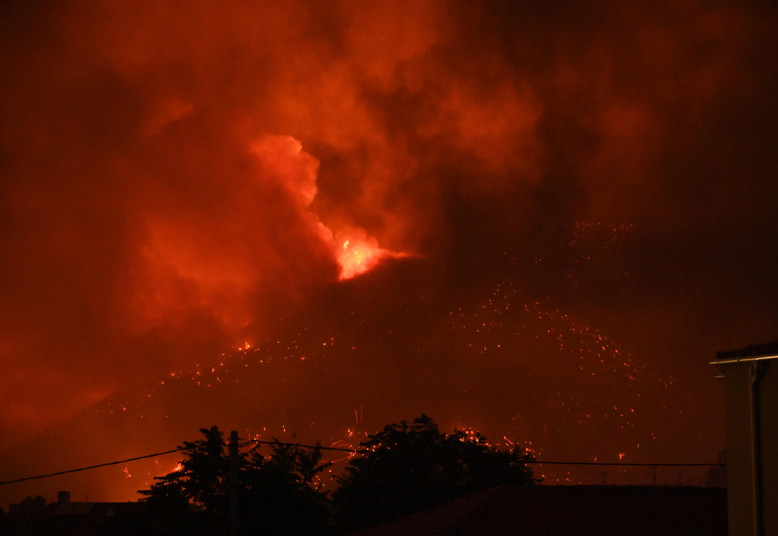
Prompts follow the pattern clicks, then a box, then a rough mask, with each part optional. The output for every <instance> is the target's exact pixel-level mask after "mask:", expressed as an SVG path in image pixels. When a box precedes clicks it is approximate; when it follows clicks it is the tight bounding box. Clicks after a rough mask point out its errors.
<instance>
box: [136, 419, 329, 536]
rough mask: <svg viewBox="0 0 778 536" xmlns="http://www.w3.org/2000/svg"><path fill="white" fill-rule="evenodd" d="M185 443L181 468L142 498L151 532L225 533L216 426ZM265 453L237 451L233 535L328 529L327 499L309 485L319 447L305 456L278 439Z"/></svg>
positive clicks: (226, 473) (226, 500)
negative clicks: (147, 506)
mask: <svg viewBox="0 0 778 536" xmlns="http://www.w3.org/2000/svg"><path fill="white" fill-rule="evenodd" d="M200 431H201V432H202V433H203V435H204V436H205V438H204V439H200V440H198V441H194V442H184V445H183V447H182V451H183V452H184V454H185V459H184V460H183V461H182V462H181V465H180V468H179V470H177V471H173V472H171V473H168V474H167V475H164V476H162V477H156V480H157V482H156V483H155V484H154V485H153V486H151V488H150V489H148V490H140V491H139V493H141V494H142V495H145V496H146V497H147V502H148V503H149V504H150V505H151V516H150V525H151V526H150V527H149V529H150V531H151V532H156V533H159V534H187V535H200V534H202V535H212V534H213V535H218V534H227V533H228V530H229V520H230V485H231V482H230V464H231V459H230V455H229V453H228V452H227V448H226V447H227V445H226V444H225V443H224V441H223V437H222V432H221V431H220V430H219V429H218V427H216V426H213V427H211V428H210V429H205V428H204V429H201V430H200ZM270 447H271V453H270V455H269V456H264V455H262V454H261V453H260V452H259V449H258V448H257V447H255V448H254V449H252V450H251V451H250V452H248V453H238V454H237V456H236V458H237V459H236V463H237V465H238V479H237V482H236V483H235V491H236V493H237V501H236V503H237V504H236V506H237V509H238V515H237V518H238V532H239V533H241V534H249V533H255V532H259V533H261V534H273V535H281V534H313V533H318V534H323V533H327V532H328V531H329V530H330V529H329V527H330V525H331V524H330V523H329V520H328V515H329V514H328V513H329V510H328V508H327V501H326V497H325V494H324V493H323V492H321V491H319V490H318V489H317V488H316V487H315V486H314V485H313V481H314V478H315V477H316V475H317V474H318V473H319V472H320V471H321V470H323V469H324V467H325V466H324V465H320V464H319V462H320V460H321V452H320V450H319V449H318V448H316V449H314V450H312V451H307V450H304V449H301V448H297V447H294V446H290V445H284V444H281V443H280V442H278V441H276V442H275V443H273V444H272V445H271V446H270Z"/></svg>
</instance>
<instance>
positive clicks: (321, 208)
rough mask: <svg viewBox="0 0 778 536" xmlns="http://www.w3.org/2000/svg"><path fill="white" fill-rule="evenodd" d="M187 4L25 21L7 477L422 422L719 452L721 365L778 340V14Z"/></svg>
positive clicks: (101, 486) (95, 489) (548, 438)
mask: <svg viewBox="0 0 778 536" xmlns="http://www.w3.org/2000/svg"><path fill="white" fill-rule="evenodd" d="M155 4H156V5H154V6H151V5H149V4H148V3H145V4H143V5H138V6H134V5H131V4H129V3H120V4H117V3H115V2H100V1H92V2H69V3H68V4H67V5H66V6H64V5H62V4H60V3H55V2H46V1H38V2H28V1H24V2H23V1H16V0H11V1H7V2H3V4H2V7H0V21H2V22H0V24H2V28H0V67H2V71H3V82H2V83H0V177H2V180H1V181H0V215H2V216H1V218H2V219H0V241H1V244H2V247H1V248H0V276H1V277H0V360H2V361H1V362H2V365H3V371H4V372H3V374H2V375H0V451H2V452H5V453H6V454H5V455H4V456H2V459H3V460H5V461H4V462H3V463H2V464H0V480H6V479H11V478H16V477H20V476H25V475H26V474H35V473H39V472H45V471H47V470H57V469H64V468H68V467H70V466H77V465H89V464H91V463H99V462H100V461H110V460H112V459H116V458H115V456H118V457H119V458H121V457H123V456H126V457H130V456H133V455H135V454H139V453H140V454H142V453H145V452H147V451H149V452H151V451H154V450H155V449H158V450H165V449H167V448H170V445H175V444H179V443H180V442H181V441H183V440H185V439H192V438H193V436H196V434H197V432H196V430H197V429H198V428H200V427H206V426H211V425H212V424H219V425H220V426H223V427H225V428H226V427H228V426H233V427H236V428H238V429H240V430H242V431H244V432H242V433H250V432H251V433H253V432H257V431H258V430H260V429H261V428H263V427H265V428H266V427H267V426H266V425H265V424H260V421H261V422H263V423H269V424H270V428H271V430H270V431H268V432H267V433H268V434H269V433H271V432H273V427H274V426H275V427H281V426H282V425H286V426H287V427H289V428H290V429H291V428H292V427H293V424H294V423H296V426H294V427H295V428H304V429H298V430H295V429H291V430H290V431H291V432H297V433H299V434H301V435H305V434H308V435H309V436H311V438H312V440H316V439H322V440H324V441H329V440H333V441H334V440H337V439H338V438H339V437H342V434H347V429H349V428H354V426H355V425H359V426H362V427H363V428H365V429H367V430H368V431H371V430H370V427H373V428H372V429H375V428H376V427H379V426H381V425H383V424H386V423H387V422H389V421H388V420H387V419H389V420H391V419H394V420H399V419H402V418H406V419H412V418H413V417H415V416H416V415H418V414H419V413H421V412H426V413H428V414H430V415H431V416H432V417H433V418H436V419H437V420H439V422H440V424H441V426H442V427H445V428H449V429H450V428H452V427H453V426H473V427H476V428H482V429H484V430H485V431H486V432H487V435H489V436H490V437H494V438H495V439H499V438H500V437H501V436H502V435H507V436H509V437H510V439H512V440H517V441H532V442H533V445H535V446H537V447H538V448H541V449H543V452H545V453H547V454H548V455H549V456H551V455H552V454H555V455H556V456H557V457H559V456H566V457H573V456H576V455H577V454H578V453H580V454H581V457H582V458H586V459H587V460H589V459H591V458H594V457H602V458H603V459H604V458H608V459H611V458H613V456H616V455H617V454H618V452H624V451H626V453H627V456H628V457H629V456H633V452H635V454H634V456H635V458H632V459H638V458H640V461H656V458H657V457H661V458H663V459H664V460H667V459H670V461H679V460H680V461H686V460H691V461H715V458H716V456H717V454H718V451H719V450H720V449H721V448H723V415H722V411H723V401H722V400H721V398H722V395H723V392H722V389H721V386H720V385H719V384H717V383H716V382H715V381H714V380H713V375H714V372H715V371H713V370H711V368H710V367H709V366H708V365H707V361H708V360H710V359H712V358H713V357H714V356H715V352H716V351H717V350H726V349H730V348H736V347H741V346H745V345H747V344H750V343H760V342H765V341H768V340H774V339H776V338H777V337H778V332H777V331H776V320H777V319H778V313H777V312H776V311H777V309H776V305H775V304H776V303H778V285H775V283H774V266H775V261H776V236H777V234H778V218H776V214H775V200H776V199H778V186H777V185H778V182H777V181H776V180H775V171H776V169H777V166H776V164H777V163H778V162H777V161H778V158H777V157H776V154H778V153H777V152H776V150H775V147H776V142H778V127H776V122H775V117H776V113H777V112H778V110H776V99H775V98H774V96H775V94H776V89H778V87H777V84H776V82H777V81H778V78H777V75H778V73H776V69H777V67H776V65H775V62H773V61H770V58H772V57H774V55H775V52H776V51H777V50H778V47H777V46H776V45H778V43H777V42H776V41H778V38H777V37H776V35H775V32H774V28H775V25H776V22H778V21H777V20H776V18H778V13H777V12H776V7H775V6H774V4H773V3H771V2H767V1H765V2H753V3H750V4H749V5H748V6H739V5H735V4H733V3H725V2H659V3H650V4H646V3H640V2H634V3H632V2H628V3H620V4H619V5H618V6H614V5H613V4H612V3H608V2H586V3H581V4H579V5H577V6H576V7H571V6H569V5H568V3H566V2H544V3H542V6H538V5H535V4H536V3H532V2H527V3H526V5H525V4H524V3H521V2H479V3H477V5H476V4H475V3H470V2H456V1H452V2H446V1H443V0H438V1H433V2H424V1H409V2H394V1H393V2H377V3H367V2H360V1H353V2H348V1H344V2H331V3H330V2H328V3H323V2H303V1H300V2H294V1H291V2H284V3H283V4H282V5H277V4H278V3H277V2H266V3H265V2H253V3H246V2H237V1H235V2H229V1H228V2H220V3H219V4H218V6H217V5H215V4H212V3H208V2H158V3H155ZM347 240H348V241H349V244H350V245H351V247H352V250H351V251H354V249H353V248H354V247H355V245H356V244H359V243H360V242H362V243H367V244H370V245H372V247H373V248H379V247H380V248H383V251H384V252H385V254H386V255H385V256H386V257H387V259H388V260H387V261H386V262H385V263H384V265H382V266H378V267H377V268H374V269H373V270H372V271H371V272H369V273H367V274H366V275H363V276H360V277H357V278H354V279H351V280H348V281H343V282H339V281H338V279H339V274H341V272H340V270H341V267H340V265H339V257H338V255H339V254H340V253H341V252H342V251H343V245H344V243H345V242H346V241H347ZM498 304H501V305H499V306H498ZM331 339H335V340H337V344H335V343H332V341H331ZM246 341H249V342H251V343H252V344H253V345H254V350H253V353H252V352H248V353H247V352H243V353H240V352H238V354H230V356H228V357H229V359H231V360H232V361H231V363H232V364H233V365H234V364H235V363H238V362H239V363H241V364H242V365H244V368H245V369H247V371H244V372H242V373H240V374H238V372H236V369H235V366H233V367H232V369H231V370H232V372H231V373H230V376H229V377H230V378H232V379H233V380H234V381H233V384H234V385H235V386H236V387H235V390H236V391H238V392H236V393H234V394H229V395H227V394H224V393H222V394H221V395H211V394H209V393H210V392H205V393H204V394H203V393H200V392H199V391H198V390H197V389H196V385H194V384H193V385H192V386H189V387H184V386H182V385H178V386H177V387H176V386H173V387H171V386H169V385H168V384H166V385H167V387H162V386H161V385H160V382H161V381H162V380H163V379H165V378H170V374H171V373H173V374H178V375H180V376H181V377H188V374H189V373H192V374H195V371H196V370H198V367H201V368H202V367H206V368H207V365H206V364H216V363H219V362H221V361H223V359H222V354H223V353H229V352H230V350H231V349H233V348H236V347H238V346H241V345H243V344H244V343H245V342H246ZM328 341H330V342H329V343H328ZM273 344H275V345H276V346H275V347H273V348H271V346H272V345H273ZM316 345H318V346H321V347H322V348H324V349H320V350H317V351H313V350H312V347H313V346H316ZM300 346H302V347H304V348H305V351H304V352H303V353H306V354H308V355H304V356H301V355H298V354H299V352H298V350H292V349H291V348H299V347H300ZM318 346H317V348H318ZM309 347H310V348H309ZM352 348H353V350H352ZM479 348H481V349H483V351H480V350H478V349H479ZM598 348H599V350H598ZM258 349H259V350H258ZM260 351H261V352H264V353H263V354H262V355H272V356H273V357H274V359H275V361H274V362H275V363H277V362H279V361H288V362H291V361H292V360H295V363H297V364H296V365H294V366H292V365H290V364H287V365H281V364H273V365H266V363H262V364H260V363H258V360H259V357H258V353H257V352H260ZM625 356H626V357H625ZM300 357H306V360H305V361H304V363H305V364H304V365H302V364H300V363H301V362H300V359H299V358H300ZM246 360H248V361H246ZM597 363H599V365H598V364H597ZM598 366H601V367H602V370H599V369H598V370H594V368H593V367H598ZM301 367H302V368H301ZM216 368H217V367H216V366H214V369H216ZM593 376H594V378H595V379H592V377H593ZM630 376H632V377H634V378H633V379H630ZM257 386H261V387H262V389H261V391H262V394H260V393H258V391H259V390H260V389H258V387H257ZM200 387H202V386H200ZM150 390H151V391H150ZM152 391H153V394H152ZM144 397H145V398H146V399H148V400H147V401H144V402H143V403H141V402H139V400H141V399H143V398H144ZM210 397H213V398H210ZM121 401H132V403H131V405H132V407H133V408H135V409H134V410H133V411H137V412H138V413H137V415H133V416H131V417H126V418H124V419H123V420H119V419H118V418H113V417H105V416H106V415H111V413H110V411H111V410H110V409H108V408H115V407H118V406H117V404H118V405H119V406H121V404H122V403H123V402H121ZM141 407H142V411H141V409H139V408H141ZM214 408H216V409H214ZM560 408H565V409H560ZM570 408H572V409H570ZM603 408H605V409H603ZM611 408H614V409H613V412H612V413H611ZM630 410H635V412H634V413H636V414H637V416H636V417H635V418H634V419H631V418H630V414H631V412H630ZM355 411H356V412H357V414H358V415H362V417H358V418H356V421H357V422H356V423H355V417H354V412H355ZM625 411H626V416H625ZM360 412H361V413H360ZM560 412H562V413H560ZM141 413H142V416H141ZM365 415H366V416H365ZM586 415H590V417H586ZM591 415H594V417H592V416H591ZM309 416H310V418H309ZM206 419H223V420H224V422H210V420H209V421H208V422H202V421H204V420H206ZM587 419H594V421H596V422H594V423H593V424H591V425H590V424H589V423H588V421H587ZM630 419H631V420H630ZM170 421H175V422H176V424H175V426H171V425H170ZM314 421H315V422H316V424H315V425H314V424H311V423H313V422H314ZM614 423H616V424H614ZM620 427H621V428H620ZM624 427H626V428H628V429H629V433H628V436H627V435H624V434H626V433H627V432H623V429H624ZM549 430H551V435H549ZM608 431H610V432H608ZM186 434H190V435H186ZM555 434H556V436H555ZM652 434H654V435H656V434H658V435H659V436H661V438H660V439H656V441H657V443H656V446H655V447H651V448H650V449H648V450H646V449H647V448H648V447H646V445H647V444H648V443H646V441H648V442H649V443H651V441H654V440H653V439H646V438H650V437H651V435H652ZM555 437H556V438H555ZM641 441H642V445H643V446H642V447H639V448H642V449H643V451H641V453H640V454H638V453H637V450H638V447H636V446H635V445H637V444H638V443H641ZM84 444H87V445H88V447H85V446H84ZM55 445H56V446H55ZM651 449H653V450H651ZM31 453H34V454H31ZM641 457H642V458H641ZM42 459H45V463H44V462H43V461H42ZM71 464H75V465H71ZM166 469H167V468H166ZM166 469H165V470H166ZM90 478H91V479H92V480H90ZM42 482H43V481H41V483H40V484H39V485H38V484H36V485H38V487H37V488H36V487H35V486H32V485H31V486H29V487H27V488H21V487H13V489H12V486H5V487H3V488H2V489H1V490H0V491H1V492H2V494H3V495H2V497H3V501H0V503H3V504H4V503H6V502H8V501H14V500H18V499H20V498H22V497H23V496H24V495H25V494H28V493H31V492H32V491H35V490H37V489H41V490H42V489H44V487H43V486H44V484H43V483H42ZM45 485H46V486H48V484H45ZM61 485H65V483H64V482H51V486H54V487H60V486H61ZM67 485H71V483H69V482H68V483H67ZM73 485H74V486H75V485H77V486H80V487H79V488H78V489H76V490H75V491H76V492H77V493H81V494H85V493H89V494H90V497H93V498H95V499H98V498H103V497H105V498H111V497H116V496H117V495H121V494H122V493H125V491H122V492H117V491H116V490H115V486H114V485H113V484H112V481H111V479H110V478H109V477H100V476H94V477H87V476H85V477H84V480H83V481H78V482H77V483H76V484H73ZM134 485H136V488H137V487H142V486H143V482H136V481H135V480H133V481H131V482H130V483H128V484H126V485H125V488H127V489H136V488H131V486H134ZM125 488H122V489H125ZM45 489H48V488H45ZM52 489H53V488H52ZM19 495H20V496H19ZM50 498H51V497H50Z"/></svg>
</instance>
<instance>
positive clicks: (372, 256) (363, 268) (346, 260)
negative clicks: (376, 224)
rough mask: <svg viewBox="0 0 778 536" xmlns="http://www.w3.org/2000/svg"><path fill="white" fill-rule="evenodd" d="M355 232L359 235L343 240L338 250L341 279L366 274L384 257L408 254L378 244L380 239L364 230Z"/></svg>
mask: <svg viewBox="0 0 778 536" xmlns="http://www.w3.org/2000/svg"><path fill="white" fill-rule="evenodd" d="M354 234H356V235H357V236H349V238H348V239H345V240H343V241H342V245H341V247H340V248H338V251H337V257H338V264H340V276H339V279H340V280H341V281H343V280H346V279H351V278H352V277H356V276H358V275H361V274H364V273H365V272H367V271H368V270H371V269H372V268H375V266H376V265H378V263H380V262H381V261H382V260H383V259H386V258H390V257H395V258H396V257H405V256H407V254H405V253H398V252H395V251H390V250H388V249H384V248H382V247H381V246H379V245H378V240H376V239H375V238H373V237H372V236H368V235H367V234H366V233H365V232H364V231H361V232H355V233H354Z"/></svg>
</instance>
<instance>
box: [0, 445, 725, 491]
mask: <svg viewBox="0 0 778 536" xmlns="http://www.w3.org/2000/svg"><path fill="white" fill-rule="evenodd" d="M250 443H254V444H257V445H282V446H287V447H300V448H307V449H319V450H332V451H338V452H352V453H355V454H365V453H367V452H372V451H371V450H369V449H356V448H346V447H323V446H321V445H308V444H305V443H285V442H282V441H261V440H259V439H251V440H249V442H248V443H247V444H250ZM225 445H226V443H225ZM245 445H246V444H244V446H245ZM186 449H187V447H185V446H184V447H176V448H175V449H171V450H166V451H163V452H155V453H153V454H144V455H143V456H135V457H133V458H127V459H124V460H116V461H113V462H106V463H99V464H96V465H90V466H87V467H79V468H76V469H67V470H64V471H57V472H56V473H47V474H44V475H35V476H27V477H24V478H17V479H15V480H6V481H3V482H0V486H5V485H6V484H16V483H19V482H26V481H28V480H39V479H42V478H50V477H53V476H60V475H66V474H69V473H78V472H81V471H89V470H91V469H99V468H100V467H108V466H110V465H119V464H121V463H129V462H134V461H138V460H143V459H147V458H156V457H157V456H165V455H167V454H173V453H174V452H181V451H182V450H186ZM524 463H526V464H528V465H530V464H533V465H543V464H545V465H590V466H627V467H724V466H725V465H726V464H723V463H647V462H642V463H637V462H563V461H556V460H528V461H525V462H524Z"/></svg>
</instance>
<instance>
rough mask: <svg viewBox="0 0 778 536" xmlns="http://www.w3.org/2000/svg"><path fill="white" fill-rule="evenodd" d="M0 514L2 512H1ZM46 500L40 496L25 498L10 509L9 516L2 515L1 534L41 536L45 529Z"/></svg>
mask: <svg viewBox="0 0 778 536" xmlns="http://www.w3.org/2000/svg"><path fill="white" fill-rule="evenodd" d="M0 512H2V511H1V510H0ZM45 516H46V499H45V498H44V497H41V496H40V495H36V496H35V497H25V498H24V499H23V500H22V501H21V502H20V503H18V504H11V505H9V507H8V514H6V515H3V514H2V513H0V529H4V531H0V534H8V535H9V536H25V535H27V534H39V533H41V531H42V530H43V528H44V521H45Z"/></svg>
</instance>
